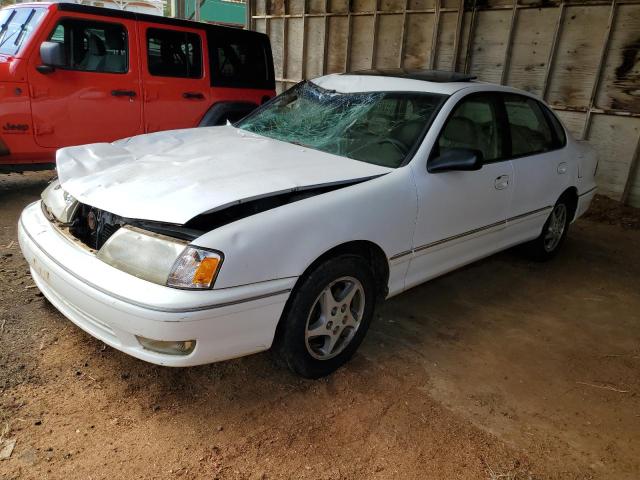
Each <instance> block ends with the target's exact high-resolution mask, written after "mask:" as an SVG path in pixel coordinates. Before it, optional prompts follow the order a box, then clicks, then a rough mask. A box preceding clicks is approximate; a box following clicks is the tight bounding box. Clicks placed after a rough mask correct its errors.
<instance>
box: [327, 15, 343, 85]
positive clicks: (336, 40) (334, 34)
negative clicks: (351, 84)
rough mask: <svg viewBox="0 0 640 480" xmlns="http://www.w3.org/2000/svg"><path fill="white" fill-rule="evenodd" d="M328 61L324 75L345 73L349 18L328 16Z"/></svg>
mask: <svg viewBox="0 0 640 480" xmlns="http://www.w3.org/2000/svg"><path fill="white" fill-rule="evenodd" d="M327 18H328V19H329V22H328V25H329V30H328V34H327V37H328V42H327V51H326V52H327V61H326V65H325V72H324V73H341V72H344V71H345V62H346V58H347V51H346V50H345V46H346V44H347V29H348V18H347V16H342V15H340V16H328V17H327Z"/></svg>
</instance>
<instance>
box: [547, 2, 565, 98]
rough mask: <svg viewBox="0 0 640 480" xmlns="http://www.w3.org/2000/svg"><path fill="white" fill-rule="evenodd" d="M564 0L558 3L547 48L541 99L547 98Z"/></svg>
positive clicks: (563, 10)
mask: <svg viewBox="0 0 640 480" xmlns="http://www.w3.org/2000/svg"><path fill="white" fill-rule="evenodd" d="M564 13H565V2H564V0H562V2H561V3H560V11H559V12H558V21H557V22H556V28H555V29H554V31H553V40H552V41H551V49H550V50H549V58H548V59H547V67H546V69H545V71H544V80H543V82H542V94H541V97H542V99H543V100H546V99H547V92H548V90H549V79H550V78H551V73H552V72H553V66H554V65H553V64H554V62H555V60H556V51H557V50H558V39H559V38H560V29H561V28H562V23H563V22H564Z"/></svg>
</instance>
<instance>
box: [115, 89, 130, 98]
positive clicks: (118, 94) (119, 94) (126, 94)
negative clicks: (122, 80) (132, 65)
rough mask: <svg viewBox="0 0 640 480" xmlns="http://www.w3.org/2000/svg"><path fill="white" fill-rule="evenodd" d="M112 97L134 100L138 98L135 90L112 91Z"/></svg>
mask: <svg viewBox="0 0 640 480" xmlns="http://www.w3.org/2000/svg"><path fill="white" fill-rule="evenodd" d="M111 95H113V96H114V97H130V98H133V97H135V96H136V92H134V91H133V90H111Z"/></svg>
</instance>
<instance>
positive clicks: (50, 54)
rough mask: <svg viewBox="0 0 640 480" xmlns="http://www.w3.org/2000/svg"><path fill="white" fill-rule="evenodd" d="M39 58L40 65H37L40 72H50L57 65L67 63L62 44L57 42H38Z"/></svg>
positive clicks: (60, 65)
mask: <svg viewBox="0 0 640 480" xmlns="http://www.w3.org/2000/svg"><path fill="white" fill-rule="evenodd" d="M40 58H41V59H42V65H40V66H38V71H39V72H40V73H51V72H53V71H54V70H55V69H56V68H57V67H65V66H66V65H67V55H66V54H65V51H64V46H63V45H62V44H61V43H59V42H42V43H41V44H40Z"/></svg>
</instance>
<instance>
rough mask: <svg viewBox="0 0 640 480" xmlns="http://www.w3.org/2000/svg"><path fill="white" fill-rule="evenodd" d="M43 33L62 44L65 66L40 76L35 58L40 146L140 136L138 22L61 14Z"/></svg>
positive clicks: (36, 127) (32, 62) (33, 90)
mask: <svg viewBox="0 0 640 480" xmlns="http://www.w3.org/2000/svg"><path fill="white" fill-rule="evenodd" d="M44 30H45V32H44V34H43V36H42V38H41V41H54V42H60V43H62V44H63V46H64V52H65V56H66V59H65V63H66V66H65V67H64V68H56V69H55V70H54V71H52V72H50V73H40V72H38V71H37V70H36V67H37V66H39V65H40V54H39V51H38V52H37V53H36V54H35V55H32V56H31V60H30V68H29V81H30V83H31V106H32V113H33V123H34V134H35V139H36V142H37V143H38V144H39V145H40V146H42V147H53V148H57V147H63V146H67V145H79V144H85V143H93V142H99V141H100V142H104V141H113V140H117V139H119V138H124V137H128V136H131V135H135V134H138V133H141V131H142V128H141V127H142V101H141V90H140V72H139V64H138V61H137V59H138V57H139V55H138V43H137V38H136V24H135V21H133V20H128V19H123V18H110V17H104V18H102V17H99V16H95V15H82V14H77V13H71V12H69V13H66V12H60V13H59V14H58V15H55V16H53V18H52V19H51V20H50V22H49V25H48V26H47V27H46V28H45V29H44Z"/></svg>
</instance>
